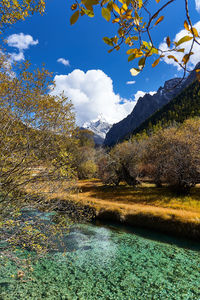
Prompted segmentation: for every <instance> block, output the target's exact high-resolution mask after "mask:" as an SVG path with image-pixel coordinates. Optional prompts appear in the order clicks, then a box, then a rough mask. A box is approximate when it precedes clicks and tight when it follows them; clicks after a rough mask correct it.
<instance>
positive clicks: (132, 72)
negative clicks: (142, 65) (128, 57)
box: [130, 68, 140, 76]
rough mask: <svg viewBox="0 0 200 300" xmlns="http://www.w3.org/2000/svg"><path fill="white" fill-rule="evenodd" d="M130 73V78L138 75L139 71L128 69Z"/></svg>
mask: <svg viewBox="0 0 200 300" xmlns="http://www.w3.org/2000/svg"><path fill="white" fill-rule="evenodd" d="M130 72H131V75H132V76H137V75H138V74H139V73H140V70H139V69H135V68H132V69H130Z"/></svg>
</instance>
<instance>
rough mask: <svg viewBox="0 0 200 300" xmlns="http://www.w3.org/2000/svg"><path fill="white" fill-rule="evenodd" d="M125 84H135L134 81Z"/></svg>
mask: <svg viewBox="0 0 200 300" xmlns="http://www.w3.org/2000/svg"><path fill="white" fill-rule="evenodd" d="M126 84H135V80H132V81H127V82H126Z"/></svg>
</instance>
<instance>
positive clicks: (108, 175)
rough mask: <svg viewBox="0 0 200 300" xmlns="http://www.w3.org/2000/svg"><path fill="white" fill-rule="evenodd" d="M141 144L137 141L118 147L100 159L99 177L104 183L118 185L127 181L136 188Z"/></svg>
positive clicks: (124, 143)
mask: <svg viewBox="0 0 200 300" xmlns="http://www.w3.org/2000/svg"><path fill="white" fill-rule="evenodd" d="M138 153H139V143H138V142H137V141H136V140H133V141H132V142H131V141H128V142H123V143H121V144H118V145H116V146H115V147H114V148H113V149H111V151H110V152H109V153H106V154H105V155H102V157H100V159H99V162H98V165H99V175H100V178H101V179H102V181H103V182H104V183H107V184H115V185H118V184H119V183H120V182H121V181H125V182H126V183H127V184H128V185H131V186H135V185H136V184H137V182H138V181H137V176H138Z"/></svg>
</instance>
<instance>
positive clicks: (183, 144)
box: [143, 119, 200, 194]
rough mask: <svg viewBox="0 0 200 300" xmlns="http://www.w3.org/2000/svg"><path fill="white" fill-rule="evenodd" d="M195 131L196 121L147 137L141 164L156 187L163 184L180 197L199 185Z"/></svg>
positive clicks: (199, 136)
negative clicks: (145, 166) (144, 166)
mask: <svg viewBox="0 0 200 300" xmlns="http://www.w3.org/2000/svg"><path fill="white" fill-rule="evenodd" d="M199 129H200V122H199V119H190V120H187V121H185V122H184V123H183V124H182V125H181V126H179V127H171V128H168V129H164V130H160V131H159V132H157V133H155V134H153V135H152V136H150V137H149V140H148V143H147V147H146V149H145V151H144V156H143V162H144V164H146V165H147V166H148V168H147V169H148V171H149V175H150V176H151V177H152V178H153V180H154V182H155V183H156V185H157V186H161V184H162V182H163V181H164V182H166V183H167V184H168V185H169V186H170V188H171V189H172V190H173V191H175V192H176V193H179V194H184V193H188V192H189V191H190V189H191V187H193V186H195V185H196V184H197V183H199V182H200V167H199V166H200V154H199V146H200V144H199V141H200V130H199Z"/></svg>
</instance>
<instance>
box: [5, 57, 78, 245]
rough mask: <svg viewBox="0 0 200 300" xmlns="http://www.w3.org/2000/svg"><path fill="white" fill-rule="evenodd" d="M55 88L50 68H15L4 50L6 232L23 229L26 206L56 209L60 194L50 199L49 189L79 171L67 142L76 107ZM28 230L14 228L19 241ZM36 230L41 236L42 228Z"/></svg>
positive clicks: (69, 184) (67, 183)
mask: <svg viewBox="0 0 200 300" xmlns="http://www.w3.org/2000/svg"><path fill="white" fill-rule="evenodd" d="M52 89H53V83H52V81H51V76H50V73H49V72H48V71H46V70H45V69H41V70H39V69H37V70H35V71H31V70H30V65H29V64H28V63H24V64H22V65H20V66H19V67H18V68H13V66H11V65H10V63H9V61H8V60H7V57H6V56H5V55H2V56H1V58H0V124H1V126H0V136H1V140H0V211H1V220H0V227H2V228H1V229H2V230H3V232H4V233H5V236H7V233H8V231H9V229H8V228H9V226H11V227H12V228H13V225H16V226H14V227H15V229H16V228H17V230H20V232H22V231H23V230H22V229H23V228H24V226H25V223H23V226H22V222H21V221H19V213H20V211H21V209H24V208H26V207H29V208H31V209H37V210H45V211H49V210H50V211H53V210H55V209H56V208H57V207H58V201H59V200H58V201H56V202H55V201H54V202H52V201H50V199H49V198H48V194H51V193H52V192H53V191H54V190H55V188H60V186H62V185H63V184H64V185H65V189H67V188H68V189H71V187H72V180H73V178H74V177H75V171H74V170H73V167H72V154H71V153H70V152H68V151H67V144H68V143H70V140H71V139H72V136H73V132H74V129H75V118H74V113H73V110H72V104H71V102H70V101H69V100H68V99H67V98H66V97H65V96H64V95H62V94H61V95H60V96H52V95H51V92H52ZM40 192H41V193H40ZM16 212H17V215H16ZM15 217H16V222H15V221H14V220H15ZM18 225H19V226H18ZM26 225H27V224H26ZM29 225H30V224H29ZM5 226H7V227H8V228H7V230H5ZM25 227H26V226H25ZM33 227H34V226H31V227H28V228H29V229H30V230H29V232H27V234H28V233H30V232H31V234H30V236H29V239H28V238H27V243H28V242H29V243H30V237H31V239H32V240H33V231H34V230H33V229H34V228H33ZM24 234H25V232H23V234H16V233H15V241H17V240H18V239H19V240H20V239H21V238H22V237H23V239H24ZM36 236H37V237H38V236H40V234H39V233H38V232H37V231H36ZM7 240H9V239H8V238H7ZM27 243H26V242H24V245H25V246H26V245H27ZM33 244H34V243H33ZM35 245H37V246H38V247H40V243H39V244H37V243H35ZM35 247H36V246H35ZM36 248H37V247H36ZM35 250H37V249H35Z"/></svg>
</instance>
